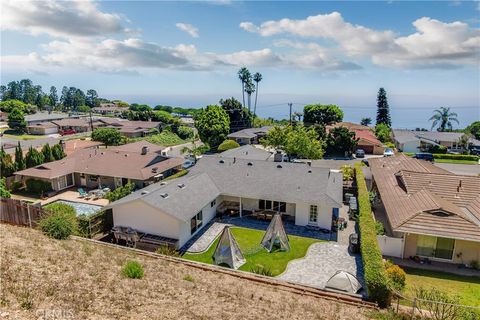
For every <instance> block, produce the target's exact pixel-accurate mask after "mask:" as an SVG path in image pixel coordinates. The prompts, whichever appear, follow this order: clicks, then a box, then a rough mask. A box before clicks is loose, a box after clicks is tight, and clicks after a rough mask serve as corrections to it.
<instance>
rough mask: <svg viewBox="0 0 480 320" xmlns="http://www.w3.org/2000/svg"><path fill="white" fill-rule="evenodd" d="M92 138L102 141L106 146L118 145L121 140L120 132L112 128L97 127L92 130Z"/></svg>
mask: <svg viewBox="0 0 480 320" xmlns="http://www.w3.org/2000/svg"><path fill="white" fill-rule="evenodd" d="M92 140H93V141H100V142H103V143H104V144H105V145H106V146H118V145H119V144H120V143H121V142H122V134H121V133H120V131H118V130H117V129H114V128H97V129H95V130H93V132H92Z"/></svg>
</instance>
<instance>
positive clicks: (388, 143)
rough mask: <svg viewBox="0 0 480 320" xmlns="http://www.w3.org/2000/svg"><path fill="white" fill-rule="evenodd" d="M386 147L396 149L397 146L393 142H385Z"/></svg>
mask: <svg viewBox="0 0 480 320" xmlns="http://www.w3.org/2000/svg"><path fill="white" fill-rule="evenodd" d="M385 145H386V146H387V148H392V149H395V144H394V143H393V142H385Z"/></svg>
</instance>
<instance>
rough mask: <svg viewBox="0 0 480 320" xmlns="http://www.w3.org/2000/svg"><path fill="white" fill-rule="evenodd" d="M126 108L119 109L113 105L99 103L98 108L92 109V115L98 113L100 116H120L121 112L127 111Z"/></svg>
mask: <svg viewBox="0 0 480 320" xmlns="http://www.w3.org/2000/svg"><path fill="white" fill-rule="evenodd" d="M127 110H128V108H126V107H119V106H118V105H116V104H115V103H101V104H100V105H99V106H98V107H94V108H92V112H93V113H98V114H102V115H106V114H113V115H120V114H122V112H123V111H127Z"/></svg>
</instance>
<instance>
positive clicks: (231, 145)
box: [217, 140, 240, 152]
mask: <svg viewBox="0 0 480 320" xmlns="http://www.w3.org/2000/svg"><path fill="white" fill-rule="evenodd" d="M238 147H240V145H239V144H238V143H237V142H236V141H233V140H225V141H223V142H222V143H221V144H220V145H219V146H218V149H217V150H218V152H223V151H227V150H230V149H235V148H238Z"/></svg>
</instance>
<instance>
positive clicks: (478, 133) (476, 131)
mask: <svg viewBox="0 0 480 320" xmlns="http://www.w3.org/2000/svg"><path fill="white" fill-rule="evenodd" d="M465 132H466V133H470V134H471V135H473V136H474V137H475V139H479V140H480V121H475V122H472V124H470V125H469V126H468V127H467V128H466V129H465Z"/></svg>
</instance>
